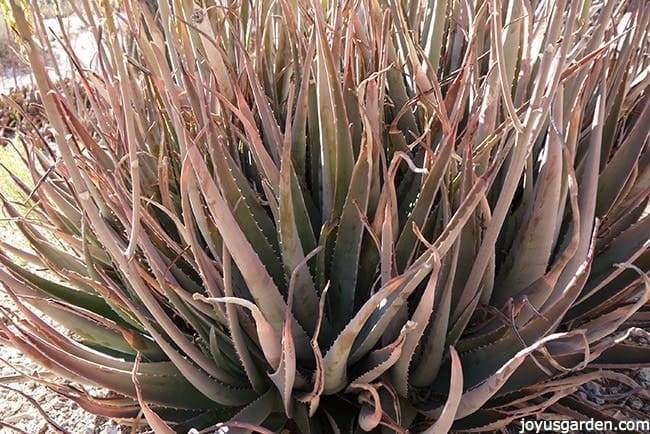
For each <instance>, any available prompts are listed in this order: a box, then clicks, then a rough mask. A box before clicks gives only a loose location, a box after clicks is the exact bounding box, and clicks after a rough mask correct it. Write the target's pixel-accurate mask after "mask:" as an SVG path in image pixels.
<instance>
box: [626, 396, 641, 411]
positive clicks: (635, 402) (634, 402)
mask: <svg viewBox="0 0 650 434" xmlns="http://www.w3.org/2000/svg"><path fill="white" fill-rule="evenodd" d="M628 403H629V405H630V407H632V408H633V409H635V410H641V409H642V408H643V401H641V400H640V399H639V398H637V397H635V396H633V397H631V398H630V399H629V400H628Z"/></svg>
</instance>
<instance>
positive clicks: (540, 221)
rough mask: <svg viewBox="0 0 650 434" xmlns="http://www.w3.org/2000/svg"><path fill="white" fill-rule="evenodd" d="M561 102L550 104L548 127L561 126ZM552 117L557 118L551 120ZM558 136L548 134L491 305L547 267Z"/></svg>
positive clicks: (558, 176)
mask: <svg viewBox="0 0 650 434" xmlns="http://www.w3.org/2000/svg"><path fill="white" fill-rule="evenodd" d="M561 104H562V98H560V97H558V98H557V99H556V100H555V101H554V109H553V111H552V113H557V115H551V121H550V122H551V123H553V124H554V125H562V123H563V120H562V118H561V113H562V110H561V107H562V106H561ZM555 116H560V117H559V118H555ZM561 135H562V132H561V131H557V130H555V129H552V130H551V132H550V133H549V137H548V139H547V143H546V146H545V150H544V154H545V157H546V161H545V162H544V164H543V166H542V168H541V170H540V172H539V176H538V177H537V180H536V182H535V192H534V200H532V201H531V202H530V205H529V206H528V210H527V212H526V215H525V216H524V219H523V222H522V224H521V225H520V227H519V230H518V234H517V237H516V238H515V241H514V244H513V246H512V248H511V253H510V256H511V258H510V262H511V264H512V265H511V267H510V268H509V269H508V270H507V271H506V272H505V276H504V277H502V278H501V279H499V280H500V281H499V280H498V281H497V283H496V284H495V286H497V287H498V288H499V290H498V291H497V292H495V293H494V297H493V300H492V301H493V303H495V304H496V305H500V304H501V303H503V301H505V300H506V299H507V298H508V297H510V296H511V295H513V294H514V293H515V292H517V291H518V290H520V289H521V288H525V287H526V286H528V285H530V284H531V283H532V282H533V281H535V280H536V279H537V278H539V277H540V276H542V275H543V274H544V272H545V271H546V268H547V267H548V261H549V259H550V257H551V253H552V248H553V246H554V244H555V227H556V225H557V223H556V221H555V219H556V218H557V215H558V214H557V209H558V207H559V203H560V188H561V180H562V138H561Z"/></svg>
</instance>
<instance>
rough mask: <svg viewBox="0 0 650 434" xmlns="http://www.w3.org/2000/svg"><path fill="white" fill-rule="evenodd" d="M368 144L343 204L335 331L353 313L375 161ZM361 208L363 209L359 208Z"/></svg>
mask: <svg viewBox="0 0 650 434" xmlns="http://www.w3.org/2000/svg"><path fill="white" fill-rule="evenodd" d="M369 152H370V150H369V149H368V147H365V148H364V149H362V151H361V154H360V155H359V159H358V160H357V163H356V164H355V166H354V170H353V172H352V178H351V179H350V185H349V191H348V193H347V197H346V199H345V204H344V205H343V211H342V215H341V221H340V223H339V228H338V231H337V234H336V242H335V244H334V252H333V257H332V264H331V267H332V268H331V272H330V273H331V274H330V276H331V284H332V288H331V296H330V298H329V300H328V308H329V309H328V313H329V315H328V317H329V319H330V321H331V324H332V326H333V328H334V329H335V330H337V331H338V330H341V328H342V326H343V325H344V324H346V323H347V322H348V321H349V320H350V318H352V314H353V312H354V302H355V290H356V286H357V280H358V274H357V273H358V270H359V257H360V254H361V245H362V243H361V241H362V238H363V232H364V226H363V223H362V221H361V218H360V217H359V212H362V213H364V214H365V213H366V212H367V207H368V199H369V194H370V183H371V179H370V175H371V173H372V166H373V161H372V160H371V159H370V157H369V155H368V154H369ZM359 210H360V211H359Z"/></svg>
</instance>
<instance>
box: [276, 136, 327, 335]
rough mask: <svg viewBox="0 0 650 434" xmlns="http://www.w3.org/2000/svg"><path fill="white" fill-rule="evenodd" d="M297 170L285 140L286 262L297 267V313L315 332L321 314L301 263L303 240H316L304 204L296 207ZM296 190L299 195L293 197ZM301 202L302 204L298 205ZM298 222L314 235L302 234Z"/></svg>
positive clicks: (282, 216) (282, 205)
mask: <svg viewBox="0 0 650 434" xmlns="http://www.w3.org/2000/svg"><path fill="white" fill-rule="evenodd" d="M294 179H295V173H294V170H293V167H292V164H291V147H290V146H289V144H288V143H285V148H284V150H283V156H282V166H281V168H280V181H281V182H280V198H279V232H280V242H281V251H282V257H283V260H284V261H283V262H284V265H285V268H286V270H285V271H286V272H287V274H289V273H293V272H294V270H297V272H298V274H297V275H296V279H297V280H296V292H295V298H296V301H297V302H296V303H295V306H296V307H295V315H296V319H297V320H298V321H299V322H300V324H302V325H303V327H305V330H306V331H307V333H310V334H311V333H313V331H314V321H315V320H316V318H317V314H318V298H317V291H316V287H315V285H314V280H313V279H312V276H311V275H310V272H309V268H302V267H298V265H299V264H300V263H302V262H303V261H304V259H305V253H304V250H303V244H307V243H310V242H313V243H314V245H315V240H314V239H313V232H312V231H311V227H310V222H309V217H308V216H307V215H306V210H305V209H304V207H300V208H298V209H296V208H297V207H296V203H298V204H301V202H302V197H301V196H302V195H301V194H300V190H299V188H300V187H298V186H297V185H296V183H295V182H294ZM294 191H295V192H298V196H299V197H296V198H294ZM298 206H299V205H298ZM298 226H301V227H302V228H303V231H302V232H305V230H306V231H307V232H308V234H311V235H312V239H311V240H310V239H309V237H308V235H307V236H306V237H304V238H303V237H302V236H301V233H300V230H299V229H298ZM312 250H313V248H312Z"/></svg>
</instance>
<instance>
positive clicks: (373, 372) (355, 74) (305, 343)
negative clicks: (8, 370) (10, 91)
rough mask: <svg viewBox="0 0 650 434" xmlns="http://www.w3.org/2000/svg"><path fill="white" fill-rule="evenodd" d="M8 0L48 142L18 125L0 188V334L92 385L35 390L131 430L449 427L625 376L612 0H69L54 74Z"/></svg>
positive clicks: (642, 24) (35, 32)
mask: <svg viewBox="0 0 650 434" xmlns="http://www.w3.org/2000/svg"><path fill="white" fill-rule="evenodd" d="M9 3H10V5H11V10H12V12H13V15H12V19H13V20H15V27H16V29H17V30H18V33H19V35H20V38H21V42H22V44H23V46H24V47H25V50H26V53H27V56H28V57H29V60H30V62H31V66H32V68H33V71H34V76H35V79H36V82H37V84H38V88H39V90H40V92H41V95H43V108H44V111H45V113H46V116H47V119H48V121H49V122H50V123H51V129H52V131H53V136H54V139H55V142H54V143H50V142H49V141H47V140H44V139H43V137H42V136H40V135H39V133H38V131H31V132H30V131H26V132H25V133H24V135H23V137H22V139H23V141H24V143H25V144H26V155H27V157H26V159H27V163H28V165H29V167H30V171H31V174H32V178H33V180H34V183H33V184H34V186H33V187H30V186H29V185H26V184H24V189H25V190H26V192H28V193H29V194H30V198H31V202H30V204H31V205H32V207H31V208H30V211H29V213H21V212H19V211H18V209H17V208H16V207H14V205H13V204H12V203H11V202H9V201H8V200H4V201H3V202H4V206H5V209H6V210H7V212H9V213H10V214H11V215H12V216H13V217H14V218H15V221H16V224H17V225H18V226H19V227H20V229H21V230H22V231H23V233H24V234H25V236H26V237H27V238H28V239H29V240H30V241H31V244H32V246H33V248H34V250H35V252H36V253H35V254H33V253H29V252H27V251H23V250H21V249H19V248H14V247H12V246H11V245H9V244H8V243H3V247H4V251H5V252H6V253H2V254H0V260H1V261H2V263H3V264H4V265H5V267H6V269H4V270H0V278H1V280H2V282H3V284H4V286H5V288H6V290H7V291H8V292H9V293H10V294H11V295H12V297H13V298H14V300H15V303H16V305H17V307H18V309H19V312H18V313H11V312H4V316H5V320H4V322H3V325H2V332H1V334H0V337H1V338H2V340H3V341H4V342H6V343H10V344H12V345H15V346H16V347H18V348H20V349H21V350H22V351H23V352H24V353H25V354H27V355H30V356H31V357H33V358H35V359H37V360H39V361H41V362H42V363H43V364H44V365H46V366H48V368H50V369H52V370H53V371H54V372H57V373H59V374H61V375H64V376H66V377H69V378H73V379H75V380H77V381H85V382H90V383H93V384H98V385H101V386H104V387H107V388H109V389H111V390H114V391H115V392H117V393H118V394H119V398H112V399H103V400H102V399H97V398H94V397H90V396H87V395H84V394H83V393H81V392H80V391H71V390H66V389H64V388H61V389H60V390H59V391H60V392H61V393H65V394H67V395H69V396H71V397H73V398H74V399H76V400H78V401H79V402H80V404H81V405H84V406H86V407H87V408H90V409H92V410H93V411H96V412H98V413H102V414H107V415H111V416H116V415H119V416H133V415H135V414H136V413H137V412H138V411H139V409H140V408H142V409H143V411H144V412H145V415H146V416H147V419H148V421H149V423H150V424H151V425H152V427H154V428H155V429H156V430H159V431H161V432H163V431H164V430H168V429H170V428H169V425H168V424H172V426H174V429H176V430H177V431H182V430H184V429H187V428H188V427H205V426H208V425H210V424H213V423H215V422H219V421H226V420H227V421H229V422H228V424H230V426H231V427H233V428H240V429H244V430H246V429H252V428H251V427H252V426H258V428H255V429H256V430H258V431H263V430H264V429H265V430H271V431H278V430H280V429H282V428H283V427H284V428H289V429H292V430H294V431H300V432H339V430H342V431H358V430H364V431H372V430H383V431H386V432H392V431H397V432H404V431H405V430H406V429H410V430H412V431H424V432H447V431H448V430H449V429H456V430H462V431H465V432H467V431H490V430H495V429H498V428H501V427H504V426H507V425H508V424H509V423H511V422H513V421H515V420H517V419H520V418H522V417H527V416H530V415H533V414H536V413H540V412H551V413H552V412H558V413H567V414H571V415H572V416H580V415H585V416H593V415H594V414H599V415H600V416H602V417H605V416H604V415H602V414H600V413H599V410H598V409H597V408H593V407H589V406H588V405H586V404H585V403H580V402H577V401H576V400H575V399H573V398H571V397H570V395H571V394H572V393H573V392H574V391H575V390H576V388H577V387H578V386H579V385H581V384H583V383H585V382H587V381H590V380H592V379H594V378H600V377H605V378H611V379H612V380H614V381H619V382H622V383H623V384H625V385H626V386H629V387H632V388H634V387H638V385H637V384H635V383H634V381H633V380H631V379H630V378H628V377H626V376H624V375H622V374H620V373H618V372H615V371H611V370H610V369H611V368H615V367H621V366H623V367H624V366H640V365H647V364H649V362H650V350H648V348H647V347H641V346H638V345H636V344H634V341H633V340H630V339H629V338H630V337H631V336H634V335H638V334H646V335H647V332H645V331H644V330H643V328H646V329H647V326H648V313H647V304H648V297H649V296H650V284H649V282H648V276H647V271H648V268H649V267H648V260H649V259H650V258H649V256H648V238H647V234H648V233H650V220H649V219H648V217H647V215H645V214H644V211H645V209H646V207H647V203H648V191H649V187H650V185H649V183H650V181H649V178H648V152H647V140H648V133H647V127H646V125H647V122H648V120H649V119H648V118H649V104H648V98H647V84H648V57H647V51H648V42H647V41H648V40H650V38H648V35H647V28H648V20H649V19H650V12H649V11H648V10H647V8H643V7H642V6H643V4H642V2H635V1H630V2H622V3H619V2H595V3H592V2H589V1H585V2H566V1H560V2H548V1H539V2H534V3H533V2H527V1H524V2H517V1H513V2H501V1H498V0H491V1H489V2H470V1H459V2H444V1H439V2H431V3H430V2H394V1H386V2H370V1H364V0H361V1H357V2H320V3H314V2H306V1H290V0H279V1H273V2H271V1H259V2H229V3H227V4H223V3H220V2H211V1H205V2H203V3H201V4H196V3H186V2H180V1H171V2H165V1H163V2H160V3H158V4H157V5H153V6H152V5H149V7H143V6H142V5H141V4H140V3H137V2H133V1H129V0H126V1H124V2H123V3H122V4H121V5H120V7H121V9H120V10H118V9H115V7H114V6H113V5H111V4H110V3H109V2H102V3H100V4H97V3H94V2H89V1H86V2H83V3H81V5H80V6H79V10H78V13H80V14H81V15H82V16H83V17H84V19H85V20H87V21H88V23H89V24H90V25H91V26H92V28H93V29H94V34H95V36H96V39H97V46H98V67H97V69H96V70H93V71H91V70H86V69H82V68H81V67H79V69H78V72H77V76H76V77H75V82H76V83H77V84H78V85H77V86H73V87H71V88H65V87H57V86H55V84H54V81H55V80H54V79H52V78H51V77H50V76H49V75H48V73H47V68H46V67H45V63H44V60H45V58H46V57H47V51H48V50H47V49H44V48H47V44H46V43H45V41H46V40H47V39H46V37H47V29H45V28H44V26H43V21H42V19H41V15H40V14H39V9H38V6H37V5H36V4H34V5H31V7H29V8H26V9H25V8H24V7H21V5H20V4H19V3H18V2H17V0H10V1H9ZM25 10H26V11H27V12H28V14H27V15H25V14H24V11H25ZM59 43H62V44H64V46H68V47H69V44H67V42H66V38H65V35H63V36H62V37H61V38H60V39H59ZM69 56H70V58H71V60H72V61H74V59H75V53H74V51H73V50H69ZM16 182H17V183H18V184H19V185H22V184H20V180H18V179H16ZM33 217H38V218H33ZM52 239H54V240H55V241H52ZM12 255H13V256H12ZM14 257H19V258H21V259H22V260H29V261H30V262H32V263H34V264H35V265H37V266H39V267H44V268H47V269H48V270H51V271H52V272H54V273H56V275H57V276H58V277H59V278H60V279H61V281H62V283H58V282H54V281H52V280H50V279H44V278H42V277H41V276H39V275H38V274H36V273H32V272H30V271H28V270H26V269H25V268H23V267H20V266H16V265H15V263H16V262H15V259H14ZM31 307H33V308H36V309H38V310H40V311H42V312H44V313H45V314H47V315H49V316H51V317H52V318H54V319H56V320H57V321H59V322H61V323H62V324H64V325H65V326H66V327H67V328H68V329H69V330H70V331H71V334H70V335H63V334H61V333H59V332H57V331H56V330H54V329H52V328H51V327H50V326H48V325H47V324H46V323H44V322H43V321H42V320H41V319H40V318H39V317H38V316H37V315H35V314H34V313H33V311H32V309H31ZM18 318H21V320H18ZM164 421H166V422H164ZM177 422H178V423H177ZM259 426H263V427H264V428H261V427H259Z"/></svg>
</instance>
